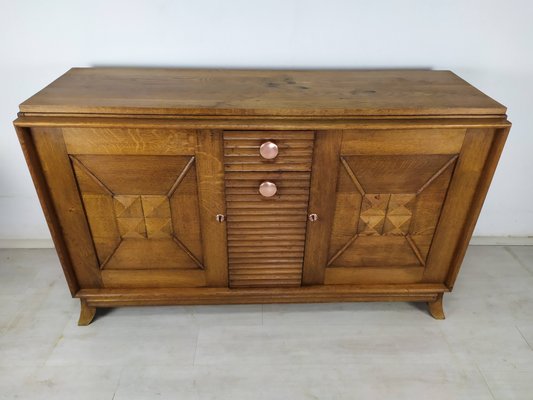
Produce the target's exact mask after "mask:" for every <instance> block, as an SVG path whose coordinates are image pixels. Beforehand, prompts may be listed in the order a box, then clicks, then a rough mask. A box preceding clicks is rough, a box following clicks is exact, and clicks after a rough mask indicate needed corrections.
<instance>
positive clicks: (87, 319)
mask: <svg viewBox="0 0 533 400" xmlns="http://www.w3.org/2000/svg"><path fill="white" fill-rule="evenodd" d="M80 304H81V309H80V319H79V321H78V325H79V326H87V325H89V324H90V323H91V322H92V320H93V318H94V315H95V314H96V307H90V306H89V305H87V301H85V300H84V299H80Z"/></svg>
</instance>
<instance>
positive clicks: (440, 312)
mask: <svg viewBox="0 0 533 400" xmlns="http://www.w3.org/2000/svg"><path fill="white" fill-rule="evenodd" d="M443 296H444V293H440V294H439V295H438V296H437V300H435V301H432V302H428V309H429V313H430V314H431V316H432V317H433V318H435V319H444V318H445V317H444V308H443V307H442V298H443Z"/></svg>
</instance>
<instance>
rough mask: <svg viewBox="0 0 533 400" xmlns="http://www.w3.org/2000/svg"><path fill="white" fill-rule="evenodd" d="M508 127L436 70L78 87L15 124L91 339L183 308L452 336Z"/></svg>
mask: <svg viewBox="0 0 533 400" xmlns="http://www.w3.org/2000/svg"><path fill="white" fill-rule="evenodd" d="M510 126H511V124H510V123H509V122H508V120H507V117H506V108H505V107H504V106H502V105H501V104H499V103H498V102H496V101H494V100H493V99H491V98H490V97H488V96H486V95H484V94H483V93H482V92H480V91H479V90H477V89H476V88H474V87H473V86H471V85H469V84H468V83H467V82H465V81H464V80H462V79H461V78H459V77H458V76H456V75H455V74H453V73H452V72H450V71H430V70H381V71H372V70H338V71H332V70H326V71H308V70H300V71H284V70H274V71H273V70H223V69H221V70H213V69H205V70H202V69H149V68H74V69H71V70H70V71H68V72H67V73H65V74H64V75H63V76H61V77H60V78H59V79H57V80H56V81H54V82H53V83H52V84H50V85H49V86H47V87H46V88H44V89H43V90H41V91H40V92H38V93H37V94H36V95H34V96H33V97H31V98H30V99H28V100H26V101H25V102H23V103H22V104H21V105H20V112H19V114H18V118H17V120H16V121H15V127H16V131H17V133H18V137H19V140H20V143H21V145H22V149H23V151H24V154H25V157H26V161H27V163H28V167H29V170H30V172H31V175H32V178H33V182H34V184H35V187H36V189H37V193H38V195H39V199H40V202H41V205H42V207H43V210H44V213H45V216H46V220H47V222H48V226H49V228H50V232H51V235H52V238H53V240H54V244H55V247H56V250H57V252H58V255H59V259H60V261H61V265H62V268H63V272H64V274H65V277H66V280H67V283H68V286H69V288H70V292H71V294H72V295H73V296H75V297H77V298H79V299H80V300H81V313H80V320H79V324H80V325H86V324H89V323H90V322H91V321H92V319H93V317H94V315H95V312H96V308H97V307H117V306H130V305H173V304H237V303H292V302H295V303H296V302H300V303H303V302H343V301H413V302H415V301H416V302H427V303H428V305H429V312H430V313H431V315H432V316H433V317H435V318H439V319H440V318H444V313H443V308H442V299H443V294H444V293H446V292H449V291H451V290H452V288H453V286H454V282H455V280H456V277H457V274H458V272H459V268H460V266H461V263H462V260H463V257H464V254H465V251H466V248H467V245H468V243H469V240H470V238H471V235H472V232H473V229H474V226H475V223H476V220H477V218H478V215H479V212H480V210H481V207H482V204H483V201H484V199H485V196H486V193H487V190H488V188H489V185H490V182H491V178H492V176H493V174H494V170H495V168H496V164H497V163H498V159H499V156H500V153H501V151H502V149H503V146H504V143H505V140H506V137H507V135H508V132H509V129H510Z"/></svg>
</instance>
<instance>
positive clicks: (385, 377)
mask: <svg viewBox="0 0 533 400" xmlns="http://www.w3.org/2000/svg"><path fill="white" fill-rule="evenodd" d="M78 311H79V305H78V302H77V301H76V300H72V299H70V297H69V294H68V292H67V287H66V283H65V282H64V278H63V276H62V274H61V271H60V267H59V264H58V260H57V257H56V255H55V253H54V252H53V251H52V250H0V398H1V399H18V398H20V399H69V400H70V399H73V398H75V399H77V400H80V399H91V400H99V399H108V400H111V399H114V400H123V399H129V400H131V399H241V398H242V399H291V400H298V399H320V400H322V399H385V398H387V399H395V400H398V399H411V400H412V399H432V400H438V399H446V400H450V399H469V400H472V399H506V400H508V399H527V400H530V399H533V247H496V246H494V247H488V246H483V247H482V246H474V247H470V249H469V251H468V255H467V257H466V260H465V263H464V265H463V270H462V271H461V274H460V276H459V280H458V284H457V285H456V288H455V290H454V292H453V293H452V294H448V295H445V311H446V315H447V319H446V320H445V321H436V320H434V319H432V318H431V317H429V316H428V314H427V313H426V310H425V308H424V307H422V306H421V305H417V304H408V303H366V304H365V303H359V304H357V303H355V304H319V305H313V304H307V305H265V306H261V305H250V306H204V307H200V306H199V307H156V308H149V307H147V308H138V307H136V308H121V309H113V310H110V311H108V312H106V313H100V314H99V315H98V316H97V319H96V320H95V322H93V324H92V325H90V326H88V327H77V326H76V322H77V318H78Z"/></svg>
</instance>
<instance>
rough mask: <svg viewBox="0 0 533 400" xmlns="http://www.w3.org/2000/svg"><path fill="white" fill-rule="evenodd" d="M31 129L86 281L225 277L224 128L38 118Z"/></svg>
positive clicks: (172, 283) (174, 282)
mask: <svg viewBox="0 0 533 400" xmlns="http://www.w3.org/2000/svg"><path fill="white" fill-rule="evenodd" d="M33 138H34V141H35V143H36V148H37V151H38V153H39V157H40V160H41V162H42V164H43V166H44V169H45V177H46V180H47V184H48V186H49V188H50V191H51V193H52V197H53V202H54V207H55V209H56V213H57V214H58V218H59V220H60V223H61V225H62V229H63V231H64V235H65V237H66V238H67V246H68V247H69V249H68V250H69V253H70V254H71V255H74V258H77V259H74V260H73V263H74V268H75V270H76V275H77V276H78V279H79V278H80V276H81V277H82V279H79V280H80V281H81V282H80V284H81V286H82V287H106V288H114V287H116V288H120V287H179V286H183V287H201V286H227V263H226V257H227V256H226V237H225V226H224V224H223V223H220V222H218V221H217V214H221V215H223V214H224V213H225V204H224V200H223V190H224V187H223V169H222V141H221V134H220V133H219V132H215V131H198V132H197V131H181V130H171V129H168V130H167V129H122V128H121V129H115V128H113V129H105V128H62V129H49V128H42V129H40V128H39V129H34V130H33ZM47 165H49V168H47ZM62 193H63V194H62ZM85 275H90V276H91V279H88V280H86V281H85V282H84V280H83V276H85Z"/></svg>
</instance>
